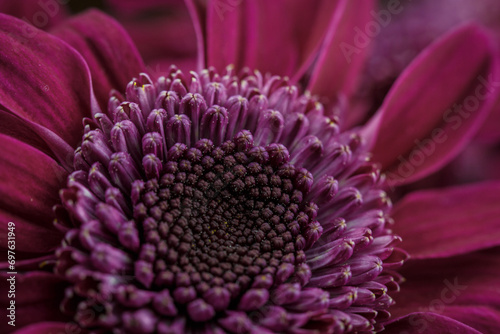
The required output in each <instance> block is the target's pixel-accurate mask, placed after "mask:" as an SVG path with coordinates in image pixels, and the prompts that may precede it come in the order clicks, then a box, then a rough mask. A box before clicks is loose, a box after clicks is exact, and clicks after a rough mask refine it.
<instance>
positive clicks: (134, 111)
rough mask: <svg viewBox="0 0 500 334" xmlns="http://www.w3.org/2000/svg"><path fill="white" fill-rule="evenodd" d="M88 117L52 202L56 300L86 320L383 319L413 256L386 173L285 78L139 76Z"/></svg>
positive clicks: (95, 327) (168, 327)
mask: <svg viewBox="0 0 500 334" xmlns="http://www.w3.org/2000/svg"><path fill="white" fill-rule="evenodd" d="M84 125H85V134H84V136H83V140H82V144H81V146H80V147H79V148H78V149H77V150H76V151H75V158H74V168H75V172H73V173H72V174H71V175H70V176H69V178H68V182H67V188H66V189H63V190H62V191H61V198H62V203H63V205H62V206H61V207H58V208H56V213H57V214H58V217H59V218H58V220H57V221H56V225H57V226H58V227H59V228H61V229H62V230H63V231H65V232H66V237H65V240H64V242H63V244H62V246H61V247H60V248H59V249H58V251H57V257H58V261H57V266H56V272H57V273H58V274H60V275H62V276H64V277H66V278H67V280H68V281H70V282H71V285H70V287H69V288H67V290H66V298H65V300H64V301H63V304H62V306H61V307H62V309H63V310H64V311H65V312H67V313H68V314H70V315H71V316H73V317H74V320H75V321H76V322H77V323H78V324H79V325H80V326H81V327H82V328H85V329H87V330H90V331H94V332H96V333H106V332H112V333H182V332H188V333H189V332H193V333H196V332H200V333H224V332H229V333H247V332H253V333H276V332H284V333H285V332H286V333H288V332H289V333H309V332H311V333H312V332H314V331H315V330H317V331H319V332H321V333H327V332H331V333H347V332H358V333H365V332H366V333H369V332H372V331H373V330H380V329H381V328H382V323H383V321H384V319H386V318H387V317H388V315H389V313H388V312H387V308H388V307H389V306H390V305H391V304H392V303H393V301H392V299H391V298H390V297H389V296H388V294H387V292H388V290H394V289H398V283H397V282H396V281H397V280H398V276H397V274H395V273H394V272H392V269H394V268H397V267H398V266H399V265H400V264H401V262H402V259H403V258H404V253H403V252H401V251H400V250H398V249H393V246H392V245H393V243H394V242H396V241H398V237H396V236H393V235H391V233H390V230H389V229H388V227H387V225H388V224H389V223H390V218H388V217H387V212H388V210H389V209H390V206H391V204H390V201H389V199H388V198H387V196H386V194H385V192H384V191H383V190H382V189H381V186H382V184H383V177H381V176H380V172H379V170H378V169H377V167H376V166H375V165H374V164H373V163H372V162H370V160H369V155H368V153H367V152H366V150H365V145H364V142H363V138H362V137H361V136H360V135H359V134H357V133H356V132H355V131H350V132H341V131H340V124H339V119H338V118H337V117H333V118H328V117H325V116H324V110H323V107H322V105H321V104H320V103H318V102H317V101H315V99H314V98H312V97H310V96H308V95H299V94H298V88H297V87H295V86H290V85H289V84H288V82H287V79H286V78H280V77H277V76H266V77H263V76H262V75H261V74H260V73H258V72H249V71H245V72H243V73H241V74H239V75H236V74H235V73H234V72H233V70H232V68H231V67H228V69H227V71H226V73H224V74H223V75H219V74H218V73H216V72H215V71H214V70H212V69H209V70H204V71H202V72H200V73H195V72H191V73H189V74H187V75H186V74H183V73H182V72H180V71H178V70H177V69H176V68H174V67H173V68H172V70H171V72H170V74H169V75H168V76H167V77H160V78H159V79H158V80H157V81H156V82H155V83H153V82H152V80H151V79H150V78H149V77H148V76H147V75H145V74H141V76H140V78H139V79H134V80H133V81H131V82H130V83H129V85H128V87H127V90H126V95H125V98H124V97H122V96H121V95H120V94H119V93H118V92H112V96H111V98H110V100H109V106H108V110H107V111H106V112H105V113H97V114H95V115H94V116H93V119H85V120H84ZM65 212H66V213H67V215H66V216H65V215H64V213H65ZM63 217H65V218H63Z"/></svg>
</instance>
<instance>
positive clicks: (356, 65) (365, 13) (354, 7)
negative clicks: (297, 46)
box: [308, 0, 381, 105]
mask: <svg viewBox="0 0 500 334" xmlns="http://www.w3.org/2000/svg"><path fill="white" fill-rule="evenodd" d="M374 8H375V1H372V0H369V1H362V2H354V1H349V0H342V1H340V2H339V5H338V7H337V10H336V13H335V14H336V15H335V17H334V18H333V19H332V20H331V22H330V26H329V27H328V33H327V36H326V39H325V42H324V45H323V46H322V48H321V51H320V53H319V56H318V60H317V61H316V63H315V64H314V69H313V72H312V74H311V79H310V82H309V85H308V89H309V90H311V92H312V93H313V94H316V95H319V96H320V97H322V98H325V99H326V100H325V101H324V103H325V104H326V105H329V104H331V103H333V102H336V99H337V97H338V96H339V95H342V96H348V95H350V93H351V92H352V90H353V89H354V87H355V84H356V83H357V78H358V74H359V72H360V71H361V70H362V67H363V64H364V62H365V59H366V56H367V54H368V51H369V48H370V45H371V44H372V38H373V37H375V36H376V35H377V34H378V33H379V32H380V29H381V26H380V23H378V22H377V21H376V20H375V18H374V17H372V15H371V12H372V11H373V9H374ZM370 19H371V20H370Z"/></svg>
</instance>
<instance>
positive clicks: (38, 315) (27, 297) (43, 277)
mask: <svg viewBox="0 0 500 334" xmlns="http://www.w3.org/2000/svg"><path fill="white" fill-rule="evenodd" d="M10 276H11V275H9V274H6V273H1V274H0V280H1V282H0V287H1V288H2V291H5V293H3V294H1V295H0V302H1V304H2V306H3V307H4V306H6V305H9V304H10V300H12V299H10V298H8V295H7V291H9V289H8V286H7V284H9V282H8V281H7V278H9V277H10ZM15 287H16V288H15V290H16V293H15V294H16V298H15V302H16V304H15V305H16V306H15V307H16V318H15V320H16V321H15V324H16V326H15V327H12V326H10V325H8V324H7V320H8V318H7V317H6V318H5V319H3V320H4V321H2V322H1V323H0V332H1V333H9V332H10V331H12V329H16V328H22V327H23V326H27V325H29V324H34V323H40V322H45V321H57V322H69V321H71V318H69V317H67V316H65V315H63V314H62V312H61V310H60V308H59V305H60V303H61V301H62V298H63V296H64V288H65V282H64V281H63V280H62V279H61V278H58V277H57V276H56V275H54V274H51V273H46V272H32V273H29V274H21V273H18V274H17V275H16V283H15ZM4 314H5V312H4ZM68 325H69V326H70V327H68V328H73V329H74V327H71V325H72V323H69V324H68ZM42 328H43V327H42ZM21 333H23V332H21ZM27 333H35V332H27ZM36 333H37V334H38V333H44V332H36ZM54 333H57V332H54Z"/></svg>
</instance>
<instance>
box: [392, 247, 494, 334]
mask: <svg viewBox="0 0 500 334" xmlns="http://www.w3.org/2000/svg"><path fill="white" fill-rule="evenodd" d="M499 268H500V248H498V247H496V248H492V249H488V250H483V251H478V252H474V253H471V254H466V255H459V256H455V257H452V258H446V259H432V260H410V261H409V262H408V263H407V264H406V266H405V267H404V268H403V270H402V272H401V274H402V275H403V276H404V277H405V279H406V282H405V283H404V288H402V289H401V292H400V293H398V294H396V295H395V299H396V304H395V306H394V307H392V308H391V313H392V314H393V316H394V317H395V318H397V317H400V316H404V315H406V314H410V313H412V312H434V313H440V314H443V315H446V316H448V317H451V318H454V319H456V320H458V321H461V322H464V323H466V324H467V325H468V326H470V327H473V328H475V329H478V330H481V331H482V332H484V333H498V331H499V330H500V328H499V327H498V326H499V323H500V322H499V320H498V319H499V318H498V309H499V308H500V283H499V281H498V277H499V275H500V269H499ZM477 306H484V307H485V308H484V311H485V312H486V313H484V314H483V316H480V317H477V318H476V317H473V316H472V314H473V313H471V314H469V315H467V314H466V313H467V312H466V311H465V308H471V309H472V308H475V307H477ZM486 314H487V315H491V317H492V318H491V321H489V322H488V321H486V319H485V317H484V315H486ZM487 327H489V328H490V330H489V331H484V328H487Z"/></svg>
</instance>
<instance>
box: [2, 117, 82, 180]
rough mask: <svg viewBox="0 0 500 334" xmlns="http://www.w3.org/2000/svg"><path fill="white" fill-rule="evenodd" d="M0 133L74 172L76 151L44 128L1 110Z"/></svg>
mask: <svg viewBox="0 0 500 334" xmlns="http://www.w3.org/2000/svg"><path fill="white" fill-rule="evenodd" d="M0 133H3V134H6V135H8V136H10V137H12V138H15V139H17V140H20V141H22V142H24V143H26V144H28V145H30V146H33V147H34V148H36V149H38V150H40V151H41V152H43V153H45V154H47V155H49V156H50V157H51V158H53V159H54V160H56V161H57V162H59V163H60V164H61V165H62V166H63V167H64V168H65V169H66V170H67V171H68V172H70V171H72V169H73V153H74V149H73V148H72V147H71V146H69V144H68V143H66V142H65V141H64V140H62V139H61V137H59V136H58V135H56V134H55V133H53V132H52V131H50V130H49V129H47V128H45V127H44V126H42V125H40V124H38V123H35V122H31V121H29V120H27V119H23V118H21V117H19V116H17V115H15V114H12V113H9V112H7V111H4V110H2V109H0Z"/></svg>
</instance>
